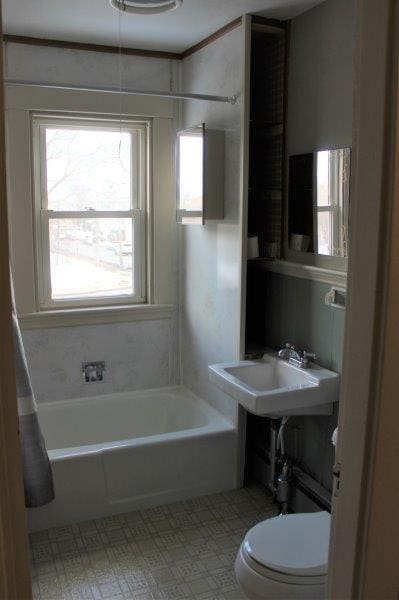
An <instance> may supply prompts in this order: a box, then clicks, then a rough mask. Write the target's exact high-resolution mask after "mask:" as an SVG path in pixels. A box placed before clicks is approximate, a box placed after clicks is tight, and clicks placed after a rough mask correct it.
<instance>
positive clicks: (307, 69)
mask: <svg viewBox="0 0 399 600" xmlns="http://www.w3.org/2000/svg"><path fill="white" fill-rule="evenodd" d="M354 42H355V1H354V0H327V1H326V2H324V3H323V4H321V5H319V6H318V7H316V8H314V9H312V10H310V11H308V12H306V13H304V14H303V15H301V16H299V17H297V18H296V19H294V20H293V21H292V28H291V47H290V64H289V84H288V154H298V153H303V152H313V151H315V150H317V149H323V148H334V147H351V146H352V115H353V108H352V104H353V55H354ZM266 279H267V280H266V285H267V292H266V322H267V325H266V342H267V343H268V345H270V346H272V347H275V348H279V347H282V346H283V345H284V343H285V342H288V341H289V342H292V343H293V344H295V345H297V346H298V347H299V348H303V349H306V350H308V351H310V352H316V354H317V362H318V363H319V364H320V365H322V366H324V367H326V368H329V369H332V370H333V371H337V372H339V373H340V372H341V366H342V351H343V339H344V326H345V312H344V311H342V310H340V309H334V308H331V307H328V306H326V305H325V302H324V296H325V294H326V293H327V291H328V290H329V289H330V286H328V285H326V284H322V283H318V282H315V281H310V280H305V279H299V278H295V277H287V276H284V275H278V274H275V273H268V274H266ZM337 418H338V405H336V406H335V410H334V415H332V416H331V417H306V418H305V417H303V418H295V419H291V420H290V421H289V424H288V426H287V430H286V431H287V433H286V438H287V439H286V447H287V451H288V453H289V454H291V456H293V457H295V458H296V459H297V460H298V461H299V462H300V463H301V465H302V467H303V468H304V470H305V471H307V472H308V473H309V474H311V475H312V476H313V477H314V478H315V479H316V480H317V481H318V482H319V483H321V484H322V485H324V486H325V487H326V488H328V489H331V486H332V473H331V469H332V465H333V461H334V453H333V447H332V445H331V442H330V440H331V434H332V432H333V430H334V428H335V427H336V424H337Z"/></svg>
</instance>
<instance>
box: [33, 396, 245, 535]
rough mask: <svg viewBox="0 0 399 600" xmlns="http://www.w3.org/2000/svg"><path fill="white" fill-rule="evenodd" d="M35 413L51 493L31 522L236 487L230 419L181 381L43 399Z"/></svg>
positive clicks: (63, 520)
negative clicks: (47, 459)
mask: <svg viewBox="0 0 399 600" xmlns="http://www.w3.org/2000/svg"><path fill="white" fill-rule="evenodd" d="M94 387H95V386H94ZM39 419H40V422H41V424H42V428H43V433H44V437H45V439H46V444H47V448H48V451H49V457H50V461H51V464H52V468H53V475H54V483H55V493H56V498H55V500H54V501H53V502H52V503H50V504H48V505H47V506H44V507H42V508H35V509H30V510H29V511H28V512H29V524H30V529H31V530H40V529H44V528H47V527H54V526H61V525H64V524H68V523H74V522H77V521H81V520H86V519H92V518H98V517H102V516H106V515H113V514H116V513H121V512H125V511H129V510H135V509H138V508H147V507H150V506H155V505H160V504H163V503H165V502H172V501H176V500H183V499H186V498H191V497H194V496H201V495H203V494H209V493H215V492H221V491H225V490H230V489H233V488H234V487H236V471H237V457H236V445H237V444H236V438H237V431H236V428H235V426H234V425H233V424H232V423H231V422H230V421H229V420H227V419H226V418H224V417H223V416H222V415H221V414H220V413H219V412H217V411H216V410H214V409H213V408H212V407H211V406H210V405H208V404H207V403H206V402H204V401H203V400H201V399H199V398H197V397H196V396H194V394H192V393H191V392H189V391H188V390H187V389H185V388H183V387H169V388H167V387H166V388H162V389H158V390H147V391H138V392H128V393H119V394H110V395H105V396H104V395H102V396H97V397H92V398H82V399H77V400H76V399H75V400H67V401H59V402H50V403H41V404H39Z"/></svg>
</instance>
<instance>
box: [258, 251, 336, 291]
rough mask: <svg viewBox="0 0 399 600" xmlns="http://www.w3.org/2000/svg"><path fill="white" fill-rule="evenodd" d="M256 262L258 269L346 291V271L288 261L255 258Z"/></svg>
mask: <svg viewBox="0 0 399 600" xmlns="http://www.w3.org/2000/svg"><path fill="white" fill-rule="evenodd" d="M250 262H254V263H255V264H256V266H257V267H258V268H261V269H264V270H265V271H271V272H273V273H280V274H281V275H288V276H289V277H299V278H300V279H310V280H312V281H317V282H319V283H328V284H329V285H335V286H338V287H340V288H343V289H346V284H347V273H346V272H345V271H333V270H331V269H322V268H321V267H314V266H313V265H302V264H300V263H294V262H289V261H288V260H271V259H267V258H266V259H262V258H255V259H252V260H251V261H250Z"/></svg>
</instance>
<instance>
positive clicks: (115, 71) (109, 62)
mask: <svg viewBox="0 0 399 600" xmlns="http://www.w3.org/2000/svg"><path fill="white" fill-rule="evenodd" d="M177 69H178V65H177V64H176V61H173V60H167V59H160V58H147V57H143V56H124V55H122V56H121V62H120V61H119V55H118V54H107V53H104V52H87V51H85V50H70V49H65V48H53V47H41V46H29V45H26V44H14V43H7V44H6V45H5V77H6V79H12V80H18V81H20V80H22V81H32V82H41V83H55V84H60V85H61V84H71V85H82V86H85V85H89V86H95V85H98V86H100V85H104V86H108V87H119V85H120V81H121V80H122V84H123V85H126V86H130V87H132V88H133V87H134V88H137V89H156V90H162V91H168V90H170V89H172V86H173V80H176V71H177Z"/></svg>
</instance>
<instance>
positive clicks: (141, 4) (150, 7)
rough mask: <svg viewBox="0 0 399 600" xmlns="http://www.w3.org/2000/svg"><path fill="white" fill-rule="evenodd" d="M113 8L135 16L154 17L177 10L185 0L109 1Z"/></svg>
mask: <svg viewBox="0 0 399 600" xmlns="http://www.w3.org/2000/svg"><path fill="white" fill-rule="evenodd" d="M109 3H110V4H111V6H112V8H115V9H116V10H119V11H121V12H126V13H132V14H135V15H154V14H158V13H163V12H168V11H169V10H175V9H176V8H179V6H181V5H182V4H183V0H109Z"/></svg>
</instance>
